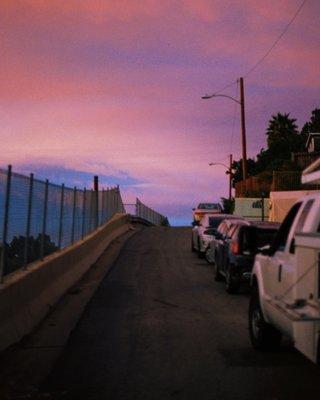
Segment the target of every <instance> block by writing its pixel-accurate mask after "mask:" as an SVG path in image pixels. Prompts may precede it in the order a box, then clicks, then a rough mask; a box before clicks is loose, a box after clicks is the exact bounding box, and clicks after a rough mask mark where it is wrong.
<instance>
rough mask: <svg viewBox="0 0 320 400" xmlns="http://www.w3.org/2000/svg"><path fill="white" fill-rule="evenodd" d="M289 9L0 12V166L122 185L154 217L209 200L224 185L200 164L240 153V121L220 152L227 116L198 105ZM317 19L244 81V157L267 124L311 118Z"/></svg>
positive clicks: (13, 8)
mask: <svg viewBox="0 0 320 400" xmlns="http://www.w3.org/2000/svg"><path fill="white" fill-rule="evenodd" d="M297 5H298V3H297V4H296V2H292V1H289V0H287V1H282V2H280V3H279V2H278V1H276V0H270V1H269V2H256V1H253V0H244V1H241V2H239V1H236V0H233V1H229V2H224V1H211V0H210V1H209V0H198V1H192V0H186V1H182V0H181V1H175V2H172V1H169V0H166V1H162V2H159V1H155V0H149V1H148V0H146V1H141V2H132V1H129V0H128V1H120V0H119V1H103V2H101V1H96V0H95V1H90V2H88V1H79V0H77V1H76V0H70V1H60V0H57V1H54V2H48V1H44V0H43V1H41V0H24V1H16V2H13V1H7V0H6V1H4V0H2V1H1V6H2V11H3V12H2V16H1V17H0V19H1V21H0V22H1V24H0V33H1V35H2V38H4V40H3V45H2V62H1V63H0V78H1V84H0V98H1V102H2V108H1V111H0V135H1V143H2V149H3V157H2V162H3V163H4V164H6V163H13V164H14V165H17V166H19V165H21V166H22V165H24V164H27V163H31V162H34V161H37V162H38V163H42V164H48V165H51V166H55V165H60V166H64V167H66V168H73V169H75V170H86V171H88V172H92V173H93V174H94V173H101V174H113V175H116V176H121V175H122V174H129V175H130V176H133V177H134V178H136V179H137V180H139V182H140V183H139V184H138V185H136V186H133V187H132V188H128V189H126V195H127V196H129V197H130V196H135V195H138V194H139V195H140V193H143V194H144V196H145V198H146V199H147V200H148V201H150V202H152V203H153V204H155V205H157V206H161V204H163V205H164V204H168V201H169V202H170V201H171V202H172V203H173V204H175V206H172V207H176V205H177V204H182V205H183V206H185V204H186V203H188V202H196V201H197V199H199V200H200V198H201V197H202V196H203V197H205V198H206V199H209V198H211V197H215V198H219V197H220V195H222V194H225V192H226V187H227V179H226V177H225V175H224V171H223V169H219V168H209V167H207V164H208V162H209V161H215V160H217V159H221V158H225V161H227V154H228V153H229V152H230V151H233V152H234V153H235V156H237V155H239V154H240V136H239V123H238V118H239V114H238V113H237V114H236V123H235V128H234V132H233V143H231V137H232V129H233V128H232V126H233V114H234V105H233V104H231V103H230V102H228V101H227V100H225V99H219V100H218V99H216V100H212V101H208V102H204V101H202V100H200V96H201V95H202V94H204V93H205V92H206V91H210V90H212V91H214V90H215V89H219V88H220V87H221V86H223V85H224V83H227V82H229V81H231V80H234V79H235V78H237V77H238V76H239V75H240V74H242V73H243V72H245V71H246V70H247V69H248V68H250V67H251V66H252V65H253V64H254V63H255V62H256V61H257V60H258V59H259V58H260V57H261V56H262V55H263V54H264V52H265V51H266V49H268V48H269V46H270V45H271V43H272V42H273V41H274V40H275V38H276V37H277V35H278V34H279V33H280V32H281V30H282V29H283V27H284V26H285V24H286V23H287V21H288V19H289V17H290V16H291V15H292V14H293V12H294V11H295V9H296V7H297ZM319 11H320V9H319V5H317V4H314V3H312V2H310V3H307V5H306V7H305V8H304V9H303V12H301V15H299V17H298V18H297V20H296V21H295V23H294V24H293V25H292V26H291V27H290V30H289V32H288V34H287V35H286V36H285V37H284V38H283V40H282V41H281V42H280V43H279V44H278V46H277V47H276V48H275V49H274V51H273V52H272V54H271V55H270V56H269V57H268V58H267V59H266V60H265V62H264V63H263V64H262V65H261V67H259V69H258V70H257V71H256V72H255V73H254V74H252V75H251V76H250V77H249V78H248V79H246V96H247V97H246V104H247V129H248V146H249V150H250V155H251V154H252V155H254V154H255V152H256V151H257V150H259V149H260V147H262V146H264V144H265V137H264V129H265V125H266V123H267V120H268V118H269V117H270V115H271V113H274V112H275V111H282V108H285V110H286V111H287V112H289V111H291V112H292V114H293V116H295V115H297V116H298V120H299V123H300V124H302V123H303V122H304V121H305V120H306V118H308V117H309V114H310V112H311V109H312V107H315V106H317V105H318V106H319V104H316V102H317V99H318V97H319V96H318V95H317V93H316V90H317V89H319V79H318V64H319V51H318V47H319V42H318V38H319V33H320V32H319V25H318V20H317V15H318V12H319ZM227 93H229V94H231V95H236V94H235V87H232V88H230V89H228V91H227ZM266 93H267V95H266ZM195 188H196V189H195ZM168 199H169V200H168ZM166 207H167V206H166Z"/></svg>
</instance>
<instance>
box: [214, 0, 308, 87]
mask: <svg viewBox="0 0 320 400" xmlns="http://www.w3.org/2000/svg"><path fill="white" fill-rule="evenodd" d="M307 1H308V0H303V1H302V3H301V4H300V6H299V7H298V8H297V10H296V12H295V13H294V15H293V16H292V18H291V19H290V21H289V22H288V23H287V25H286V26H285V27H284V29H283V31H282V32H281V34H280V35H279V36H278V37H277V38H276V40H275V41H274V42H273V43H272V45H271V47H270V48H269V49H268V50H267V51H266V53H265V54H264V55H263V56H262V57H261V58H260V59H259V60H258V61H257V62H256V63H255V64H254V65H253V67H251V68H250V69H249V70H248V71H247V72H246V73H245V74H244V75H243V76H244V78H246V77H247V76H248V75H249V74H251V73H252V72H253V71H254V70H255V69H256V68H258V66H259V65H260V64H262V63H263V61H264V60H265V59H266V58H267V57H268V55H269V54H270V53H271V52H272V50H273V49H274V48H275V47H276V45H277V44H278V43H279V42H280V40H281V39H282V38H283V36H284V35H285V34H286V33H287V31H288V29H289V27H290V25H292V23H293V22H294V20H295V19H296V18H297V16H298V15H299V13H300V11H301V10H302V8H303V7H304V6H305V4H306V3H307ZM237 82H238V80H235V81H232V82H230V83H228V84H227V85H225V86H224V87H222V88H221V89H219V90H218V91H216V92H214V94H218V93H221V92H223V91H224V90H226V89H228V88H229V87H231V86H232V85H234V84H235V83H237Z"/></svg>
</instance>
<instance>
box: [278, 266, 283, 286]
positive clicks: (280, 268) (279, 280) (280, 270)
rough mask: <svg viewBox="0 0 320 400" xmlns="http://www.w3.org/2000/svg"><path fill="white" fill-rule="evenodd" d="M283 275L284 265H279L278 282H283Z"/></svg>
mask: <svg viewBox="0 0 320 400" xmlns="http://www.w3.org/2000/svg"><path fill="white" fill-rule="evenodd" d="M281 275H282V265H281V264H280V265H279V270H278V282H281Z"/></svg>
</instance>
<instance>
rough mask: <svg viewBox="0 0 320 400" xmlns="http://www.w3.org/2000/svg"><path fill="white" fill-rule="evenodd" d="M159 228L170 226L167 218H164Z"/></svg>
mask: <svg viewBox="0 0 320 400" xmlns="http://www.w3.org/2000/svg"><path fill="white" fill-rule="evenodd" d="M161 226H170V223H169V220H168V218H167V217H165V218H164V219H163V220H162V222H161Z"/></svg>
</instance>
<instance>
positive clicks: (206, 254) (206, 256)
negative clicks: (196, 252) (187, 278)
mask: <svg viewBox="0 0 320 400" xmlns="http://www.w3.org/2000/svg"><path fill="white" fill-rule="evenodd" d="M209 249H210V248H207V250H206V251H205V253H204V258H205V259H206V261H207V263H208V264H212V262H211V261H210V258H209Z"/></svg>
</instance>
